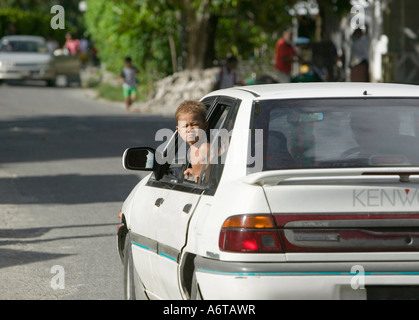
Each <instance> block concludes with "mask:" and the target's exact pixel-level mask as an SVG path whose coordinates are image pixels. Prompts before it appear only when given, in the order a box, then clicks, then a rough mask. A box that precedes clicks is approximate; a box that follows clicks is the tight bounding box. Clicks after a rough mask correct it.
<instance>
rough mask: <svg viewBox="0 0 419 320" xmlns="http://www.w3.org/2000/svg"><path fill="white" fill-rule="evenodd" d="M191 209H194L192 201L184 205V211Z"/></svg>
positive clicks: (187, 211)
mask: <svg viewBox="0 0 419 320" xmlns="http://www.w3.org/2000/svg"><path fill="white" fill-rule="evenodd" d="M191 209H192V203H188V204H185V206H184V207H183V212H185V213H189V211H191Z"/></svg>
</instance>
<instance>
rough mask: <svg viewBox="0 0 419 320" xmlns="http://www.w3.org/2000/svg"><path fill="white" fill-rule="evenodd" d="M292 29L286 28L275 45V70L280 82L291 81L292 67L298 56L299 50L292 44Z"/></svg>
mask: <svg viewBox="0 0 419 320" xmlns="http://www.w3.org/2000/svg"><path fill="white" fill-rule="evenodd" d="M291 41H292V30H291V28H288V29H286V30H285V31H284V32H283V33H282V37H281V38H280V39H279V40H278V41H277V43H276V46H275V70H276V71H277V76H278V80H279V82H280V83H287V82H291V68H292V63H293V62H294V59H295V58H296V57H298V54H297V51H296V50H295V49H294V47H293V46H292V44H291Z"/></svg>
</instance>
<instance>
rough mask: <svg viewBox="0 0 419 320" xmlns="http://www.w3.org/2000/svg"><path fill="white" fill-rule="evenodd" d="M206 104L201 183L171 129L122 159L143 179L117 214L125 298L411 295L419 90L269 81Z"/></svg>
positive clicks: (417, 212) (417, 283) (418, 197)
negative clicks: (188, 174)
mask: <svg viewBox="0 0 419 320" xmlns="http://www.w3.org/2000/svg"><path fill="white" fill-rule="evenodd" d="M202 102H203V103H204V104H205V105H206V106H207V108H208V113H207V118H208V121H209V125H210V128H209V129H210V130H208V133H207V134H208V141H209V142H210V145H211V148H210V151H209V155H208V158H207V161H206V164H205V166H204V168H203V170H202V173H201V176H200V179H199V182H198V183H195V182H194V181H191V180H188V179H185V178H184V175H183V172H184V170H185V169H186V168H187V166H188V161H187V159H188V157H187V151H185V150H186V148H185V147H184V144H183V142H182V141H181V139H180V138H178V135H177V133H176V132H173V130H174V128H165V129H163V130H161V131H158V132H157V133H156V141H162V142H163V141H165V139H168V142H167V143H166V145H165V146H163V144H162V145H161V147H159V148H157V150H154V149H151V148H145V147H138V148H131V149H128V150H126V151H125V153H124V155H123V165H124V167H125V168H126V169H130V170H146V171H150V174H149V175H148V176H147V177H145V178H144V179H142V180H141V181H140V182H139V183H138V185H137V186H136V187H135V188H134V189H133V190H132V192H131V193H130V195H129V196H128V198H127V199H126V201H125V202H124V204H123V206H122V210H121V212H120V219H121V221H120V224H119V227H118V237H117V238H118V249H119V253H120V256H121V259H122V261H123V263H124V274H125V293H126V298H128V299H134V298H137V299H139V298H146V299H211V300H213V299H215V300H229V299H240V300H241V299H245V300H247V299H252V300H253V299H380V298H385V299H392V298H403V299H405V298H418V297H419V87H418V86H413V85H396V84H370V83H357V84H356V83H314V84H308V83H306V84H272V85H259V86H248V87H235V88H231V89H225V90H220V91H215V92H212V93H210V94H208V95H207V96H205V97H204V98H203V99H202ZM171 133H173V135H172V136H171V137H169V136H170V134H171Z"/></svg>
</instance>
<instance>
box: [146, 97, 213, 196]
mask: <svg viewBox="0 0 419 320" xmlns="http://www.w3.org/2000/svg"><path fill="white" fill-rule="evenodd" d="M214 101H215V98H210V99H206V100H203V101H202V103H203V104H204V105H205V106H206V107H207V109H208V110H209V109H210V108H211V106H212V105H213V104H214ZM188 152H189V145H188V144H187V143H186V142H185V141H183V140H182V139H181V138H180V136H179V135H178V133H177V132H175V133H174V134H173V136H172V137H171V139H170V142H169V143H168V144H167V147H166V148H165V150H164V152H163V153H164V154H163V158H164V160H165V161H167V164H166V165H165V166H163V170H164V174H163V176H162V178H161V179H160V180H158V181H157V180H156V179H155V178H154V177H152V178H151V179H150V181H149V184H153V185H154V186H158V187H163V188H170V189H171V188H174V187H175V186H178V185H179V184H182V183H183V182H184V180H185V179H184V174H183V172H184V171H185V170H186V168H187V166H188V164H189V163H188ZM196 186H197V185H196V184H195V183H194V187H196Z"/></svg>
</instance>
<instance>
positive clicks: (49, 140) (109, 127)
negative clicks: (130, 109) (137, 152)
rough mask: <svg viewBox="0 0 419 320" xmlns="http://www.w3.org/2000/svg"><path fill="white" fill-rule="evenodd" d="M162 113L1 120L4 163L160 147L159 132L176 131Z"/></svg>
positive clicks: (111, 154) (99, 155) (0, 147)
mask: <svg viewBox="0 0 419 320" xmlns="http://www.w3.org/2000/svg"><path fill="white" fill-rule="evenodd" d="M175 125H176V123H175V122H174V119H171V118H165V117H158V116H132V117H127V116H119V115H118V116H109V115H107V116H50V117H48V116H46V117H31V118H17V119H13V120H6V121H5V120H3V121H0V150H1V152H0V164H1V163H15V162H32V161H52V160H64V159H86V158H103V157H115V156H122V153H123V151H124V150H125V149H126V148H128V147H133V146H150V147H155V148H156V147H157V146H159V145H160V144H162V143H163V142H162V141H155V135H156V132H157V131H158V130H159V129H162V128H168V129H171V130H173V131H174V130H175Z"/></svg>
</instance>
